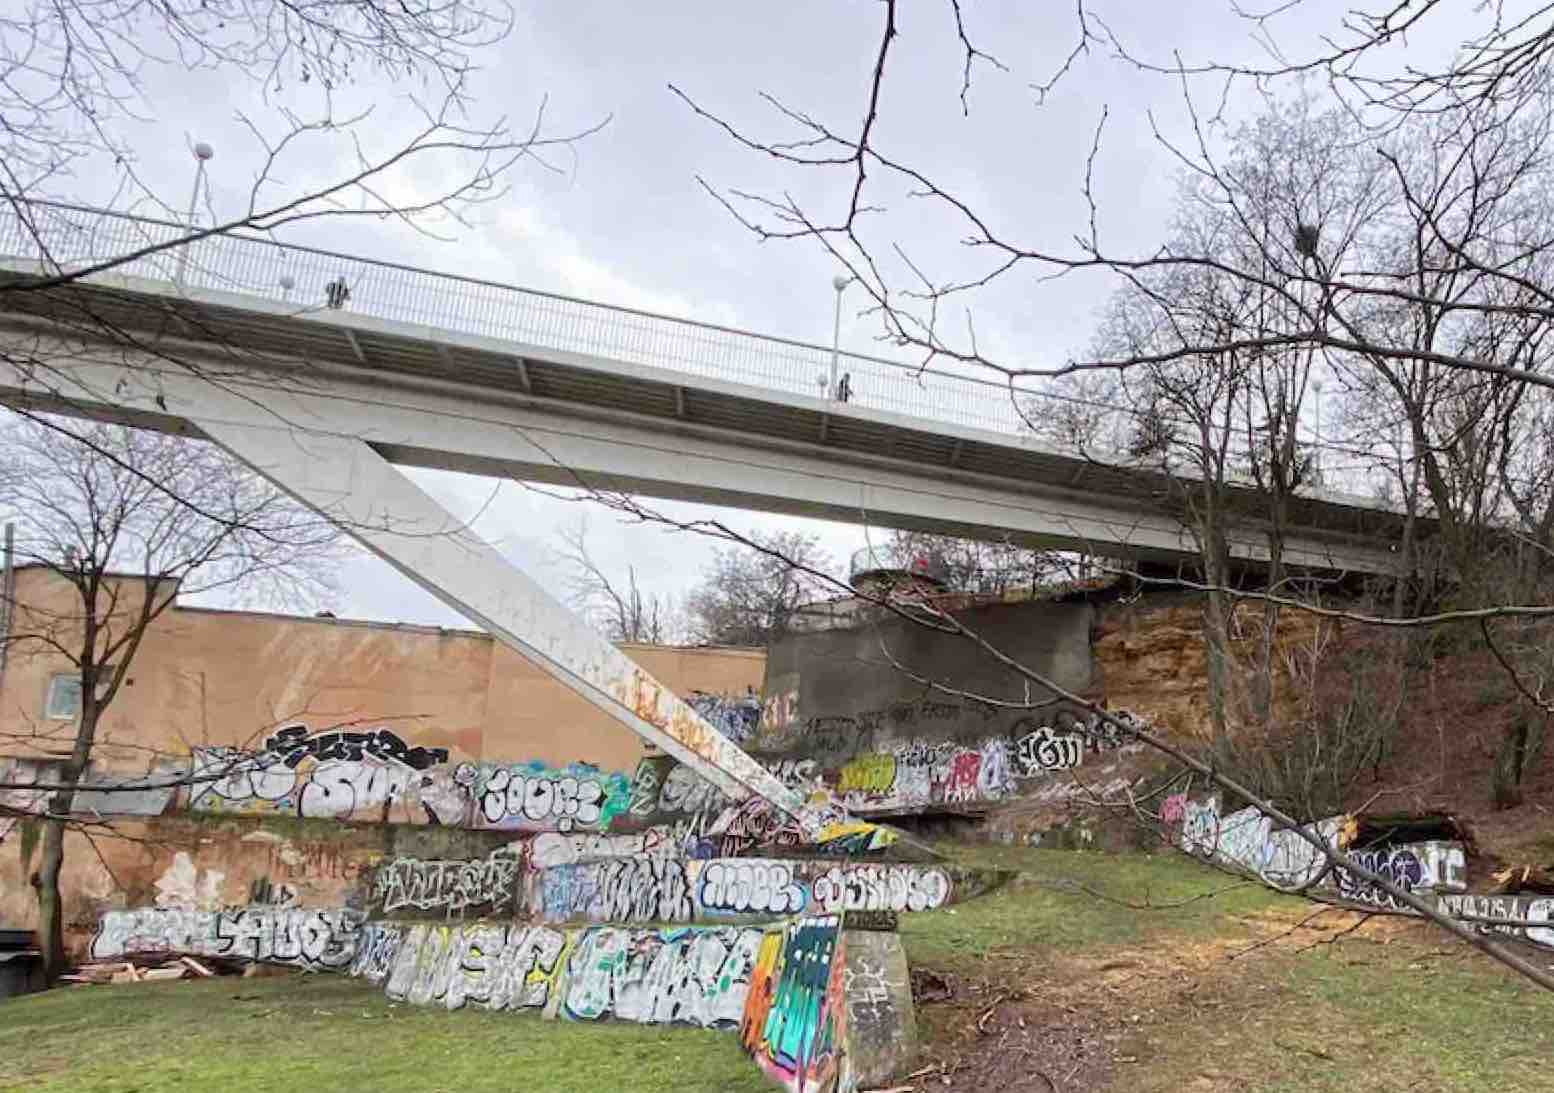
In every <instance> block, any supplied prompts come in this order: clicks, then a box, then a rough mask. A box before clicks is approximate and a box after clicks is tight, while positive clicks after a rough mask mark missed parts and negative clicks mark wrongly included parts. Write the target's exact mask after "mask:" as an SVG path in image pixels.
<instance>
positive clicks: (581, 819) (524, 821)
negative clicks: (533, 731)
mask: <svg viewBox="0 0 1554 1093" xmlns="http://www.w3.org/2000/svg"><path fill="white" fill-rule="evenodd" d="M479 798H480V817H481V820H482V821H483V823H484V824H485V826H487V827H496V828H528V829H545V830H548V829H553V830H557V831H572V830H574V829H585V828H592V829H600V828H604V827H607V826H608V825H609V822H610V820H612V819H613V818H614V817H615V816H616V815H617V814H618V813H620V812H623V811H625V810H626V809H627V808H628V807H629V806H630V800H631V791H630V787H629V786H628V784H627V782H626V777H625V775H623V774H615V773H606V772H604V771H601V770H599V769H598V768H597V767H592V766H589V765H587V764H582V763H574V764H572V765H571V766H569V767H566V768H565V769H563V770H550V769H548V768H546V767H545V766H544V765H543V764H541V763H528V764H524V765H518V766H499V767H491V768H487V769H486V771H485V777H484V779H483V781H482V782H481V785H480V792H479Z"/></svg>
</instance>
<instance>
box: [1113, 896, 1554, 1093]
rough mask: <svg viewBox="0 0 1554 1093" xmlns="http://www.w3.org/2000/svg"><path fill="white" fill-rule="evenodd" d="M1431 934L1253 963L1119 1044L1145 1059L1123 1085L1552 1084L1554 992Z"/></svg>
mask: <svg viewBox="0 0 1554 1093" xmlns="http://www.w3.org/2000/svg"><path fill="white" fill-rule="evenodd" d="M1423 930H1424V928H1423V927H1421V930H1420V932H1421V933H1423ZM1425 940H1426V939H1425V938H1424V937H1420V938H1408V939H1398V940H1393V941H1391V942H1390V943H1388V944H1385V945H1384V944H1381V943H1379V942H1376V941H1368V940H1365V939H1358V940H1350V941H1345V942H1344V943H1343V944H1342V945H1341V946H1338V947H1335V948H1325V949H1323V950H1321V951H1313V952H1311V953H1306V954H1302V955H1300V956H1293V957H1280V958H1276V959H1274V960H1272V961H1270V962H1268V963H1267V964H1265V965H1262V966H1259V967H1258V968H1257V969H1256V970H1255V972H1254V973H1252V974H1251V975H1250V976H1249V977H1248V978H1247V979H1245V980H1244V981H1242V982H1240V983H1236V984H1233V985H1231V986H1230V987H1229V988H1228V989H1227V997H1226V998H1225V1002H1226V1004H1225V1005H1223V1006H1220V1007H1218V1008H1216V1009H1215V1010H1213V1012H1212V1015H1205V1014H1198V1015H1194V1016H1193V1017H1191V1018H1189V1019H1177V1020H1167V1021H1166V1022H1164V1023H1163V1024H1160V1025H1158V1026H1156V1027H1154V1028H1152V1029H1150V1030H1149V1031H1148V1032H1147V1033H1142V1034H1140V1036H1139V1037H1138V1038H1137V1039H1136V1040H1135V1041H1134V1042H1132V1043H1130V1044H1129V1045H1127V1046H1128V1049H1129V1050H1130V1051H1131V1052H1132V1054H1133V1055H1134V1057H1136V1058H1138V1060H1139V1064H1138V1065H1136V1066H1134V1067H1131V1068H1129V1070H1128V1072H1127V1073H1125V1074H1124V1075H1123V1076H1122V1078H1121V1085H1120V1087H1121V1088H1128V1089H1136V1090H1139V1091H1140V1093H1152V1091H1158V1093H1168V1091H1169V1093H1176V1091H1178V1090H1181V1089H1183V1088H1188V1089H1191V1088H1194V1083H1197V1084H1198V1085H1199V1086H1201V1087H1204V1088H1216V1089H1218V1088H1225V1089H1248V1088H1255V1089H1259V1090H1266V1091H1267V1093H1351V1091H1352V1090H1354V1089H1357V1088H1363V1089H1365V1090H1367V1093H1404V1091H1411V1090H1453V1091H1465V1093H1468V1091H1475V1090H1483V1091H1486V1093H1489V1091H1493V1093H1504V1091H1505V1090H1511V1089H1515V1090H1518V1091H1527V1090H1551V1089H1554V1072H1551V1070H1550V1066H1551V1060H1554V996H1550V995H1549V994H1548V993H1547V992H1545V991H1543V990H1541V989H1540V988H1538V987H1536V986H1534V985H1532V984H1530V983H1528V982H1526V981H1524V980H1521V979H1519V978H1517V977H1515V976H1513V975H1511V974H1510V973H1509V972H1507V971H1505V970H1503V969H1501V968H1500V967H1499V966H1498V965H1494V964H1491V963H1489V962H1488V960H1487V959H1486V958H1484V957H1482V956H1479V955H1477V954H1473V953H1469V952H1467V951H1466V950H1464V949H1461V948H1454V949H1451V950H1446V951H1445V952H1444V953H1443V950H1441V949H1436V948H1433V947H1432V946H1429V945H1427V944H1425V943H1424V942H1425ZM1206 1082H1207V1083H1209V1084H1207V1085H1205V1083H1206Z"/></svg>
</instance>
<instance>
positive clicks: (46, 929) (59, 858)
mask: <svg viewBox="0 0 1554 1093" xmlns="http://www.w3.org/2000/svg"><path fill="white" fill-rule="evenodd" d="M87 628H88V631H92V630H93V629H94V628H93V627H92V626H91V624H90V622H89V623H88V627H87ZM92 636H93V637H94V638H95V633H93V634H92ZM81 675H82V695H81V725H80V727H79V728H78V729H77V730H76V741H75V747H74V748H73V749H72V750H71V755H70V761H69V762H67V763H65V764H64V765H63V766H62V767H61V768H60V773H59V781H60V784H61V785H62V786H64V787H65V788H64V789H61V790H59V791H58V792H56V793H55V794H54V795H53V796H52V797H50V798H49V806H48V807H49V817H50V818H49V819H47V820H45V821H44V828H43V857H42V861H41V862H40V864H39V866H38V873H37V877H36V881H35V883H36V886H37V890H38V948H39V949H40V950H42V953H43V979H44V983H45V984H46V985H48V986H50V987H52V986H53V985H54V984H55V983H57V982H58V981H59V977H60V976H61V975H63V974H64V972H65V914H64V905H63V902H62V899H61V896H60V889H59V878H60V872H61V871H62V869H63V868H64V863H65V828H66V821H67V819H68V818H69V816H70V811H71V808H72V807H73V806H74V804H75V797H76V788H75V787H76V786H77V785H78V784H79V783H80V781H81V775H82V774H83V773H84V772H85V771H86V764H87V759H88V758H89V757H90V756H91V754H92V743H93V741H94V740H95V739H96V737H97V718H98V715H99V713H100V712H101V710H100V707H99V706H98V703H97V698H96V689H97V670H96V666H95V665H92V664H90V663H88V665H87V667H86V668H84V669H83V671H82V673H81Z"/></svg>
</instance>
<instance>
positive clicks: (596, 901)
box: [535, 857, 695, 923]
mask: <svg viewBox="0 0 1554 1093" xmlns="http://www.w3.org/2000/svg"><path fill="white" fill-rule="evenodd" d="M689 864H690V863H688V862H686V861H684V860H682V859H679V858H667V857H656V858H655V857H632V858H612V859H606V860H603V861H594V862H579V863H578V864H576V865H557V866H553V867H551V868H549V869H546V870H545V871H544V872H543V873H542V874H541V875H540V880H539V893H538V898H537V899H536V901H535V907H536V910H538V912H539V913H540V914H541V915H542V916H543V917H544V918H545V920H546V921H547V922H572V921H577V920H588V921H592V922H619V923H629V922H688V921H690V919H691V918H692V916H693V915H694V913H695V908H694V905H693V903H692V900H691V880H690V878H689V877H688V876H687V874H686V869H687V866H688V865H689Z"/></svg>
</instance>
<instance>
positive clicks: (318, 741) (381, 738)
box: [264, 725, 448, 770]
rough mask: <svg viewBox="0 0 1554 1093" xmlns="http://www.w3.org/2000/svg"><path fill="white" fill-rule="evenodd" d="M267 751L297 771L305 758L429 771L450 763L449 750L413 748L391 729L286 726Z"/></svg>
mask: <svg viewBox="0 0 1554 1093" xmlns="http://www.w3.org/2000/svg"><path fill="white" fill-rule="evenodd" d="M264 751H265V752H266V753H268V754H271V755H274V756H276V757H278V758H279V760H280V761H281V762H282V763H284V764H285V765H286V766H288V767H291V768H292V769H293V770H295V769H296V767H297V764H299V763H301V762H302V760H303V759H306V758H308V757H310V756H311V757H312V758H314V759H319V760H330V759H345V760H350V761H351V762H358V763H359V762H361V761H362V760H363V759H367V758H372V759H379V760H382V761H383V762H386V763H396V764H398V765H400V766H403V767H408V768H410V769H411V770H426V769H428V768H429V767H432V766H435V765H437V764H439V763H446V762H447V761H448V749H447V748H422V747H411V746H410V745H408V744H406V743H405V742H404V741H403V740H401V739H400V738H399V736H398V735H397V734H396V733H393V732H390V731H389V730H388V729H374V730H373V731H371V732H339V731H335V730H330V731H327V732H320V733H314V734H312V735H311V736H310V735H309V734H308V727H307V726H306V725H287V726H286V727H285V728H283V729H281V730H279V731H278V732H276V733H275V734H274V735H273V736H271V737H270V738H269V739H268V740H266V741H265V742H264Z"/></svg>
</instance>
